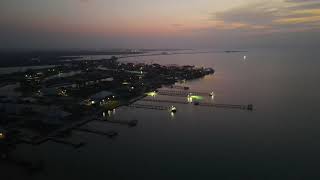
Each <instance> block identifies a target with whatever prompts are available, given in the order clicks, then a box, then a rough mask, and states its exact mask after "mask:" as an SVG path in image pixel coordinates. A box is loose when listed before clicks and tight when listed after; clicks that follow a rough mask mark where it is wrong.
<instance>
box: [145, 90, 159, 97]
mask: <svg viewBox="0 0 320 180" xmlns="http://www.w3.org/2000/svg"><path fill="white" fill-rule="evenodd" d="M147 95H148V96H151V97H155V96H156V95H157V92H155V91H153V92H149V93H147Z"/></svg>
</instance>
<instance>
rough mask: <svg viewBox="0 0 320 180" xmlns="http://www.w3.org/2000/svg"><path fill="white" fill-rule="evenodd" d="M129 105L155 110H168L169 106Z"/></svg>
mask: <svg viewBox="0 0 320 180" xmlns="http://www.w3.org/2000/svg"><path fill="white" fill-rule="evenodd" d="M128 107H131V108H141V109H153V110H168V109H169V108H168V107H165V106H154V105H147V104H131V105H129V106H128Z"/></svg>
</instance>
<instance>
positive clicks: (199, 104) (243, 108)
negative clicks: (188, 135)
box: [140, 99, 253, 111]
mask: <svg viewBox="0 0 320 180" xmlns="http://www.w3.org/2000/svg"><path fill="white" fill-rule="evenodd" d="M140 101H144V102H156V103H173V104H192V103H189V102H185V101H174V100H159V99H142V100H140ZM194 105H196V106H202V107H215V108H225V109H242V110H249V111H252V110H253V105H252V104H249V105H237V104H216V103H201V102H199V103H197V104H194ZM144 106H147V105H144Z"/></svg>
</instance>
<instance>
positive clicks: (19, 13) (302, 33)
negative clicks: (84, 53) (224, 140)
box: [0, 0, 320, 48]
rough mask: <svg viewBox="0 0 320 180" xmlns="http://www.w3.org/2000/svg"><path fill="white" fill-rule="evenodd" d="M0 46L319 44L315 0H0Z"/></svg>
mask: <svg viewBox="0 0 320 180" xmlns="http://www.w3.org/2000/svg"><path fill="white" fill-rule="evenodd" d="M0 27H1V28H0V40H1V42H2V43H1V44H0V48H227V47H232V48H248V47H256V46H262V47H264V46H265V47H270V46H271V47H272V46H274V47H277V46H298V47H300V46H306V45H308V46H310V47H311V46H314V47H315V46H317V45H320V43H319V42H320V35H319V34H320V33H319V32H320V31H319V28H320V1H319V0H161V1H157V0H23V1H22V0H1V2H0Z"/></svg>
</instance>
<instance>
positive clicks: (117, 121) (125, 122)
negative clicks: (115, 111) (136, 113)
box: [101, 119, 138, 127]
mask: <svg viewBox="0 0 320 180" xmlns="http://www.w3.org/2000/svg"><path fill="white" fill-rule="evenodd" d="M101 121H103V122H108V123H113V124H122V125H128V126H129V127H133V126H136V125H137V124H138V120H120V119H102V120H101Z"/></svg>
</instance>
